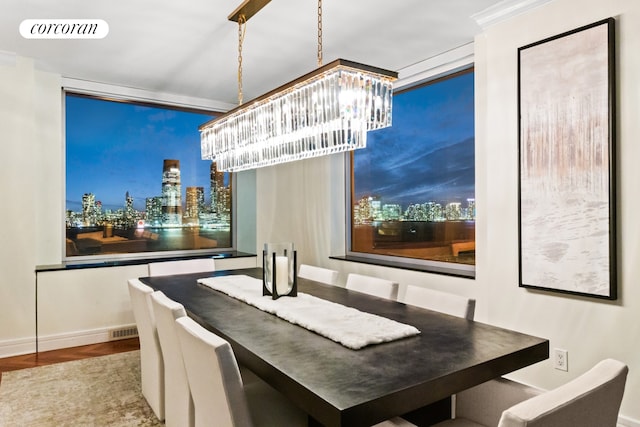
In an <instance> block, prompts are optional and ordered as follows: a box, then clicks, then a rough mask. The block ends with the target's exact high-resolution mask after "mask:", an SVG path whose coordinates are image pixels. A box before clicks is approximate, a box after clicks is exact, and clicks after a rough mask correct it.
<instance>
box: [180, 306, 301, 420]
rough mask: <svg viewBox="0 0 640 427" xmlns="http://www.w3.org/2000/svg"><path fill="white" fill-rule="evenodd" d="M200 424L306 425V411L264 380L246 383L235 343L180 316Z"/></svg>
mask: <svg viewBox="0 0 640 427" xmlns="http://www.w3.org/2000/svg"><path fill="white" fill-rule="evenodd" d="M176 323H177V330H178V339H179V340H180V345H181V347H182V353H183V356H184V361H185V368H186V371H187V377H188V379H189V387H190V389H191V394H192V396H193V402H194V406H195V420H196V423H195V425H196V427H209V426H216V427H250V426H265V427H273V426H291V427H295V426H306V425H307V416H306V414H305V413H304V412H303V411H301V410H300V409H298V408H297V407H296V406H294V405H293V404H292V403H291V402H289V401H288V400H287V399H286V398H285V397H284V396H282V395H281V394H280V393H278V392H277V391H276V390H274V389H273V388H271V387H270V386H269V385H268V384H267V383H265V382H264V381H253V382H251V383H249V384H246V385H245V384H244V383H243V381H242V377H241V375H240V370H239V368H238V363H237V361H236V358H235V355H234V353H233V350H232V348H231V345H230V344H229V343H228V342H227V341H226V340H224V339H222V338H221V337H219V336H218V335H216V334H214V333H213V332H210V331H208V330H206V329H205V328H203V327H202V326H201V325H200V324H198V323H197V322H195V321H194V320H192V319H191V318H189V317H181V318H179V319H177V320H176Z"/></svg>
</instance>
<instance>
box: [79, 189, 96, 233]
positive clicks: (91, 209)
mask: <svg viewBox="0 0 640 427" xmlns="http://www.w3.org/2000/svg"><path fill="white" fill-rule="evenodd" d="M96 221H97V218H96V196H95V195H94V194H93V193H84V194H83V195H82V225H84V226H85V227H87V226H90V225H96Z"/></svg>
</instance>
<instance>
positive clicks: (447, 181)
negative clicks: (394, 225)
mask: <svg viewBox="0 0 640 427" xmlns="http://www.w3.org/2000/svg"><path fill="white" fill-rule="evenodd" d="M473 102H474V101H473V73H465V74H462V75H460V76H457V77H453V78H450V79H447V80H443V81H440V82H438V83H436V84H431V85H427V86H423V87H421V88H418V89H414V90H410V91H407V92H403V93H400V94H396V95H394V98H393V126H392V127H390V128H385V129H380V130H377V131H372V132H369V133H368V135H367V148H365V149H361V150H356V151H355V154H354V162H355V174H356V175H355V188H356V190H355V191H356V199H359V198H361V197H363V196H369V195H378V196H380V197H381V198H382V201H383V203H398V204H401V205H402V206H403V208H406V207H407V206H408V205H409V204H411V203H425V202H427V201H437V202H453V201H460V202H464V201H465V200H466V199H467V198H473V197H474V194H475V176H474V175H475V166H474V106H473Z"/></svg>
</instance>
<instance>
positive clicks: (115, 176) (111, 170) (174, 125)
mask: <svg viewBox="0 0 640 427" xmlns="http://www.w3.org/2000/svg"><path fill="white" fill-rule="evenodd" d="M65 101H66V105H65V118H66V128H65V134H66V216H65V218H66V256H67V257H82V256H96V255H113V254H139V253H146V252H167V251H193V250H215V249H218V248H231V246H232V240H231V206H232V203H231V194H232V192H231V176H230V174H226V173H222V172H218V171H217V170H216V165H215V163H212V162H211V161H208V160H201V158H200V135H199V132H198V126H199V125H200V124H202V123H204V122H206V121H208V120H210V119H211V115H210V114H205V113H203V112H193V111H186V110H179V109H173V108H167V107H164V106H159V105H154V106H150V105H146V104H145V105H141V104H135V103H125V102H116V101H107V100H103V99H98V98H93V97H88V96H79V95H74V94H70V93H68V94H67V96H66V98H65Z"/></svg>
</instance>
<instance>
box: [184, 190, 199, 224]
mask: <svg viewBox="0 0 640 427" xmlns="http://www.w3.org/2000/svg"><path fill="white" fill-rule="evenodd" d="M203 210H204V187H187V193H186V208H185V215H184V216H185V219H186V220H187V221H188V222H189V223H191V224H197V223H198V218H199V216H200V214H201V213H203Z"/></svg>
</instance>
